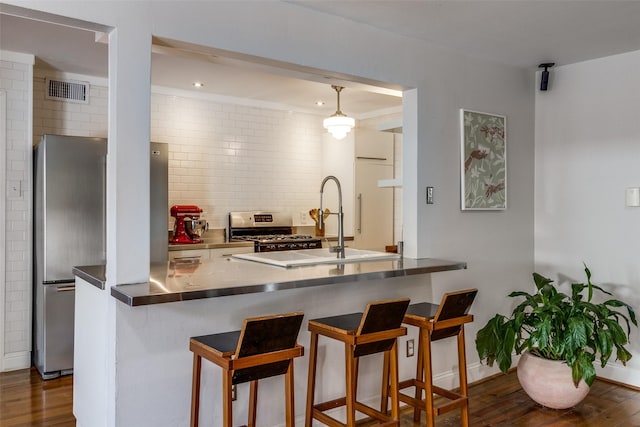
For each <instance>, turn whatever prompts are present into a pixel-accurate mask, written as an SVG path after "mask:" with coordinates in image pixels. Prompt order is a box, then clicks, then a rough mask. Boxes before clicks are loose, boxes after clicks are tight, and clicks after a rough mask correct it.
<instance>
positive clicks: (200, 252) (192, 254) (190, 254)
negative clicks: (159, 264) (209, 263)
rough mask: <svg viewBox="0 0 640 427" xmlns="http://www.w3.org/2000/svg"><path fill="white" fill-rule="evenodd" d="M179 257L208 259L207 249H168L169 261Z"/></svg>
mask: <svg viewBox="0 0 640 427" xmlns="http://www.w3.org/2000/svg"><path fill="white" fill-rule="evenodd" d="M181 258H200V260H201V261H205V260H208V259H209V249H185V250H183V251H169V261H171V260H175V259H181Z"/></svg>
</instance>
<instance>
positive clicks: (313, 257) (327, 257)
mask: <svg viewBox="0 0 640 427" xmlns="http://www.w3.org/2000/svg"><path fill="white" fill-rule="evenodd" d="M233 258H238V259H244V260H247V261H255V262H261V263H264V264H269V265H275V266H278V267H298V266H303V265H315V264H336V263H350V262H364V261H380V260H394V259H399V258H400V256H399V255H398V254H394V253H388V252H377V251H368V250H364V249H351V248H346V249H345V257H344V258H338V257H337V256H336V253H335V252H329V249H328V248H322V249H304V250H300V251H279V252H257V253H250V254H235V255H233Z"/></svg>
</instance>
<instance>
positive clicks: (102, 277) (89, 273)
mask: <svg viewBox="0 0 640 427" xmlns="http://www.w3.org/2000/svg"><path fill="white" fill-rule="evenodd" d="M105 270H106V268H105V266H104V265H83V266H81V267H73V270H72V271H73V274H74V275H75V276H78V277H80V278H81V279H83V280H86V281H87V282H88V283H91V284H92V285H93V286H95V287H97V288H99V289H104V285H105V283H107V274H106V272H105Z"/></svg>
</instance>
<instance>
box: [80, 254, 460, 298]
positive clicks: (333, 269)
mask: <svg viewBox="0 0 640 427" xmlns="http://www.w3.org/2000/svg"><path fill="white" fill-rule="evenodd" d="M465 268H467V264H466V263H465V262H458V261H446V260H440V259H433V258H424V259H408V258H404V259H399V260H382V261H364V262H353V263H345V264H340V265H337V264H323V265H309V266H302V267H295V268H282V267H275V266H271V265H267V264H262V263H258V262H252V261H245V260H240V259H235V258H219V259H214V260H209V261H202V262H201V261H199V260H191V261H187V262H185V261H177V262H176V261H169V262H166V263H153V264H151V271H150V278H149V282H144V283H135V284H123V285H116V286H114V287H112V288H111V295H112V296H113V297H114V298H117V299H118V300H120V301H122V302H123V303H125V304H127V305H129V306H138V305H149V304H161V303H167V302H176V301H187V300H192V299H201V298H215V297H223V296H230V295H241V294H250V293H258V292H273V291H281V290H286V289H300V288H306V287H311V286H322V285H332V284H337V283H348V282H357V281H362V280H375V279H386V278H392V277H403V276H412V275H417V274H428V273H435V272H439V271H449V270H460V269H465ZM74 272H75V274H76V275H77V276H79V277H82V278H83V279H84V280H86V281H88V282H89V283H92V284H93V283H94V282H96V281H97V282H100V281H102V283H104V267H102V270H100V269H99V266H90V267H76V268H75V269H74ZM94 275H95V276H94ZM103 288H104V284H103Z"/></svg>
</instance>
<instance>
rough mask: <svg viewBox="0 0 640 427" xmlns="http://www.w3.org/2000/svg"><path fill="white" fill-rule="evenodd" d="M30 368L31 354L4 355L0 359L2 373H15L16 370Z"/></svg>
mask: <svg viewBox="0 0 640 427" xmlns="http://www.w3.org/2000/svg"><path fill="white" fill-rule="evenodd" d="M30 367H31V352H30V351H18V352H15V353H8V354H5V355H4V357H3V358H2V366H0V368H2V369H1V371H2V372H8V371H17V370H18V369H28V368H30Z"/></svg>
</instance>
